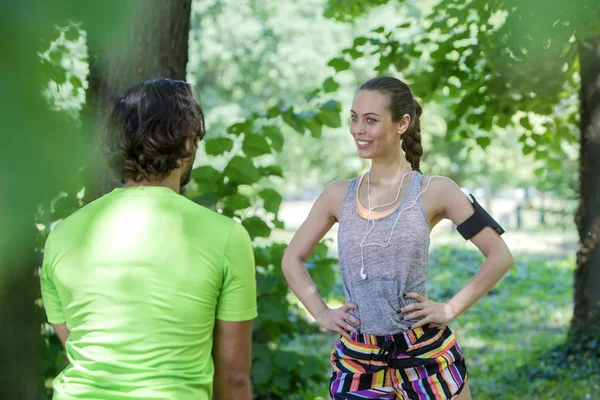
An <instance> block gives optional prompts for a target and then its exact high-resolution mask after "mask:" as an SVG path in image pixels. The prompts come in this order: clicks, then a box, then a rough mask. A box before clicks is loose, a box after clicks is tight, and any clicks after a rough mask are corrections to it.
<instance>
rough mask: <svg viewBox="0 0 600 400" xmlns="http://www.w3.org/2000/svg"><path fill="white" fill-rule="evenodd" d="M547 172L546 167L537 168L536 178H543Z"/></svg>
mask: <svg viewBox="0 0 600 400" xmlns="http://www.w3.org/2000/svg"><path fill="white" fill-rule="evenodd" d="M545 172H546V168H544V167H539V168H536V170H535V176H537V177H538V178H541V177H542V176H543V175H544V173H545Z"/></svg>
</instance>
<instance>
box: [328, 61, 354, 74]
mask: <svg viewBox="0 0 600 400" xmlns="http://www.w3.org/2000/svg"><path fill="white" fill-rule="evenodd" d="M327 65H328V66H330V67H333V68H334V69H335V72H340V71H345V70H347V69H348V68H350V63H349V62H348V61H346V60H344V59H343V58H334V59H332V60H331V61H329V62H328V63H327Z"/></svg>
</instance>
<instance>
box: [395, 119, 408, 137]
mask: <svg viewBox="0 0 600 400" xmlns="http://www.w3.org/2000/svg"><path fill="white" fill-rule="evenodd" d="M409 126H410V115H408V114H404V115H403V116H402V119H401V120H400V122H399V123H398V134H399V135H400V137H402V135H403V134H404V132H406V131H407V130H408V127H409Z"/></svg>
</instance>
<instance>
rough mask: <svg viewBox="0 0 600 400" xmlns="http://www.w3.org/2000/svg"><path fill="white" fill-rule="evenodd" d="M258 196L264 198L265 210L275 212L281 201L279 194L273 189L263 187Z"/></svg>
mask: <svg viewBox="0 0 600 400" xmlns="http://www.w3.org/2000/svg"><path fill="white" fill-rule="evenodd" d="M259 196H260V197H262V198H263V200H264V207H265V210H267V211H268V212H271V213H273V214H277V212H278V211H279V207H280V206H281V202H282V201H283V197H282V196H281V194H279V192H277V191H276V190H274V189H264V190H261V191H260V193H259Z"/></svg>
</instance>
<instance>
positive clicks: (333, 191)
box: [323, 179, 352, 201]
mask: <svg viewBox="0 0 600 400" xmlns="http://www.w3.org/2000/svg"><path fill="white" fill-rule="evenodd" d="M350 182H352V179H339V180H336V181H333V182H330V183H329V184H328V185H327V186H325V189H324V190H323V196H325V197H327V198H328V199H330V200H342V201H343V200H344V197H346V193H347V192H348V188H349V187H350Z"/></svg>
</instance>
